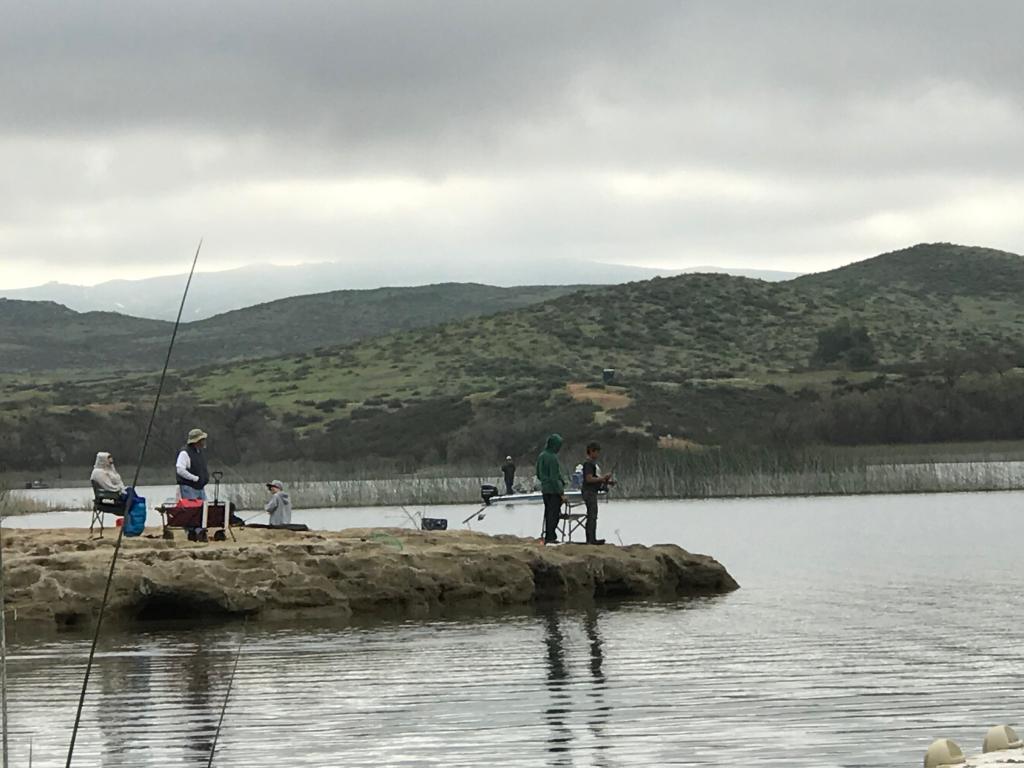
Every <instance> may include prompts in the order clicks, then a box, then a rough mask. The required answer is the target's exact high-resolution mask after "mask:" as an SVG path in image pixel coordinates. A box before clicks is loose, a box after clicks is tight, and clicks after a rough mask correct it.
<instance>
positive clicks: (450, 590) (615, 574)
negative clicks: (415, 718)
mask: <svg viewBox="0 0 1024 768" xmlns="http://www.w3.org/2000/svg"><path fill="white" fill-rule="evenodd" d="M236 535H237V536H238V541H236V542H233V541H230V540H229V541H226V542H210V543H194V542H188V541H183V540H181V539H180V538H178V539H177V540H174V541H164V540H162V539H159V538H147V537H142V538H138V539H126V540H125V541H124V543H123V546H122V550H121V555H120V558H119V560H118V564H117V569H116V571H115V574H114V579H113V582H112V584H111V591H110V599H109V602H108V605H107V614H106V617H107V619H109V620H111V621H113V622H121V623H134V622H140V621H147V620H165V619H168V620H169V619H185V620H200V619H208V618H232V617H243V616H244V617H250V618H251V619H256V620H260V619H263V620H279V619H290V618H318V619H342V620H347V619H356V618H370V617H390V618H406V617H408V618H418V617H431V616H443V615H446V614H454V613H458V612H468V611H472V612H493V611H500V610H506V609H514V608H517V607H528V606H531V605H534V604H541V603H559V602H563V603H567V602H575V601H592V600H602V599H618V600H622V599H627V600H628V599H679V598H685V597H696V596H710V595H718V594H723V593H726V592H730V591H732V590H735V589H737V588H738V586H739V585H738V584H737V583H736V582H735V580H733V578H732V577H731V576H730V575H729V573H728V572H727V571H726V569H725V568H724V566H722V565H721V564H720V563H718V562H717V561H716V560H714V559H713V558H711V557H708V556H706V555H694V554H690V553H689V552H686V551H685V550H683V549H681V548H680V547H677V546H675V545H670V544H663V545H657V546H652V547H645V546H641V545H632V546H627V547H619V546H612V545H605V546H602V547H588V546H584V545H581V544H566V545H561V546H557V547H544V546H540V545H539V544H538V542H536V541H535V540H533V539H522V538H518V537H515V536H488V535H486V534H482V533H475V532H470V531H445V532H437V533H433V532H421V531H413V530H409V529H351V530H346V531H339V532H323V531H311V532H308V533H291V532H285V531H271V530H255V529H248V530H245V529H243V530H238V531H236ZM114 540H115V539H114V537H113V536H108V537H107V538H106V539H100V540H91V539H89V538H87V535H86V534H85V532H84V531H82V530H70V529H63V530H34V529H6V530H5V531H4V553H3V557H4V575H5V578H6V588H7V599H6V606H5V608H6V611H7V619H8V621H14V622H17V623H22V622H41V623H44V624H48V625H51V626H57V627H79V626H87V625H89V624H91V623H92V621H93V619H94V618H95V616H96V613H97V611H98V609H99V605H100V602H101V601H102V597H103V589H104V585H105V582H106V577H107V572H108V569H109V565H110V557H111V554H112V552H113V546H114Z"/></svg>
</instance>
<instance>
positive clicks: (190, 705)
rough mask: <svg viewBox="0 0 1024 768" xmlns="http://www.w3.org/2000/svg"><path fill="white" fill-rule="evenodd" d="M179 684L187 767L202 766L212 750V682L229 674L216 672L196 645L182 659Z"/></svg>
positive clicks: (208, 655) (205, 652)
mask: <svg viewBox="0 0 1024 768" xmlns="http://www.w3.org/2000/svg"><path fill="white" fill-rule="evenodd" d="M183 662H184V664H183V665H182V670H181V672H182V680H183V683H184V694H185V695H184V701H185V711H186V713H187V719H186V721H185V722H183V723H181V724H180V725H179V731H180V733H181V737H182V739H183V741H184V746H185V749H186V750H187V751H188V753H189V754H188V756H186V760H187V763H188V764H189V765H206V764H207V762H208V759H209V756H210V750H211V749H213V734H214V731H215V730H216V725H215V724H216V713H217V711H218V706H219V704H218V703H215V698H214V695H213V690H214V689H215V688H217V687H219V686H217V684H216V683H215V682H214V680H215V670H216V674H217V675H221V674H222V675H224V676H225V681H226V676H227V675H228V674H229V670H223V669H217V668H215V666H214V663H213V658H212V654H211V653H210V651H208V650H204V649H203V648H202V647H201V646H199V645H196V646H195V647H194V648H193V650H192V653H190V654H189V655H188V656H187V657H185V658H184V659H183Z"/></svg>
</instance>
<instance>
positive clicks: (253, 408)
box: [0, 244, 1024, 471]
mask: <svg viewBox="0 0 1024 768" xmlns="http://www.w3.org/2000/svg"><path fill="white" fill-rule="evenodd" d="M933 278H934V279H933ZM961 281H962V283H961ZM958 284H960V287H959V288H957V285H958ZM1016 285H1024V260H1022V259H1021V257H1019V256H1015V255H1013V254H1007V253H1002V252H998V251H991V250H988V249H972V248H965V247H962V246H954V245H948V244H933V245H921V246H915V247H913V248H910V249H907V250H905V251H899V252H895V253H892V254H886V255H884V256H880V257H877V258H875V259H871V260H869V261H867V262H862V263H860V264H855V265H852V266H850V267H844V268H842V269H838V270H834V271H832V272H828V273H823V274H820V275H810V276H807V277H802V278H799V279H797V280H793V281H789V282H785V283H764V282H761V281H756V280H750V279H744V278H738V277H729V276H725V275H685V276H679V277H672V278H662V279H655V280H650V281H646V282H641V283H631V284H627V285H622V286H614V287H607V288H587V289H582V290H579V291H576V292H574V293H571V294H568V295H564V296H560V297H557V298H552V299H550V300H547V301H544V302H542V303H540V304H537V305H535V306H531V307H529V308H526V309H513V310H509V311H506V312H502V313H500V314H496V315H491V316H487V317H475V318H469V319H463V320H458V321H451V322H444V323H442V324H440V325H437V326H435V327H431V328H416V329H409V330H405V331H402V332H399V333H391V334H388V335H384V336H379V337H376V338H372V339H367V340H364V341H361V342H358V343H354V344H349V345H344V346H324V347H321V348H318V349H313V350H309V351H303V352H297V353H294V354H287V355H282V356H279V357H275V358H272V359H264V360H252V361H245V362H239V363H236V364H232V365H208V366H205V367H201V368H197V369H192V370H189V371H179V372H177V373H176V375H175V376H174V378H173V380H172V382H171V387H170V393H169V395H168V397H169V400H168V404H167V408H166V409H165V410H164V411H163V414H162V416H161V419H160V425H159V427H158V430H159V434H158V436H157V441H158V443H159V444H160V445H162V446H166V448H161V450H166V451H167V452H170V451H172V450H173V449H174V448H176V447H177V443H178V441H180V435H182V434H183V433H184V432H185V431H186V430H187V429H188V428H189V427H191V426H193V425H194V424H196V423H199V424H202V425H203V427H204V428H205V429H206V430H207V431H209V432H210V433H211V435H214V438H213V441H212V445H213V446H216V452H217V455H218V457H219V458H220V460H222V461H224V462H227V463H229V464H237V463H252V462H258V461H275V462H281V461H305V462H313V461H341V462H345V463H346V465H347V466H350V467H354V466H361V467H366V466H381V467H389V468H392V469H397V470H403V471H406V470H412V469H416V468H421V467H425V466H434V465H442V464H443V465H449V466H450V465H453V464H463V465H466V464H475V465H477V466H479V465H481V464H486V465H490V464H491V463H493V462H495V461H497V460H498V459H499V458H500V457H501V456H504V455H505V453H513V454H514V455H515V456H517V457H519V458H521V459H523V460H526V461H529V460H530V459H529V457H530V456H531V455H532V454H533V452H534V451H535V449H536V446H537V445H538V443H539V442H540V441H541V440H542V439H543V437H544V436H545V435H546V434H547V433H548V432H549V431H561V432H562V433H563V434H564V435H565V436H566V437H567V439H568V442H569V444H570V446H571V447H570V450H575V449H577V448H578V447H579V446H580V444H581V443H582V442H583V441H585V440H586V439H590V438H597V439H600V440H602V441H603V442H605V443H606V444H607V445H608V446H609V448H610V449H611V452H613V453H614V452H617V453H618V454H619V455H622V454H623V453H626V452H628V453H632V454H636V453H638V452H644V451H655V450H660V451H662V452H664V451H671V450H678V449H688V450H696V451H706V450H709V449H712V448H716V447H717V448H723V449H728V450H730V451H733V452H736V451H755V452H756V451H759V450H763V449H769V450H771V451H774V452H776V453H778V452H794V451H806V450H815V449H816V448H815V447H816V446H822V445H859V444H873V443H881V442H885V443H902V442H921V441H939V440H967V439H970V440H984V439H1010V438H1021V437H1024V376H1022V375H1021V371H1020V366H1022V365H1024V351H1022V347H1021V344H1020V342H1019V339H1021V338H1022V332H1024V293H1022V292H1021V291H1019V290H1014V289H1013V288H1012V286H1016ZM1007 286H1009V287H1010V288H1009V289H1004V288H1006V287H1007ZM240 332H241V331H240ZM179 359H180V358H179ZM609 368H610V369H614V370H615V374H614V379H613V381H612V383H611V384H605V383H603V381H602V371H603V370H604V369H609ZM152 389H153V382H152V378H151V376H149V375H142V374H139V375H136V376H128V377H120V378H118V379H116V380H112V379H101V378H97V379H93V380H77V381H62V382H56V381H55V382H51V383H45V382H43V383H41V382H40V381H38V380H32V381H28V380H24V379H23V380H20V381H18V380H13V379H12V380H9V381H8V383H7V386H6V389H5V391H4V393H3V397H4V398H5V400H6V402H7V404H8V408H9V411H8V412H7V413H6V414H4V412H3V411H0V428H3V429H4V430H5V432H6V433H7V434H8V435H10V436H11V437H10V439H9V441H10V445H9V446H8V447H6V448H3V449H0V451H2V453H0V460H2V461H6V462H7V463H8V464H10V465H12V466H13V463H14V462H15V461H20V462H23V465H24V466H38V465H40V462H42V463H44V464H45V463H46V454H47V450H48V449H47V448H46V445H48V444H57V443H59V444H60V445H61V446H62V450H64V449H65V448H64V446H74V447H73V450H74V452H75V453H74V455H75V461H76V462H82V461H84V460H85V459H87V458H88V453H89V452H90V451H93V450H98V448H97V447H96V446H97V445H103V446H105V447H108V448H109V449H111V450H114V451H121V450H122V446H124V447H126V448H127V447H128V446H131V445H133V444H134V441H136V440H137V439H138V438H137V435H138V434H139V432H140V430H141V423H142V422H143V419H144V415H145V403H146V402H147V398H148V397H150V396H151V394H150V393H151V392H152ZM40 435H45V436H47V437H46V438H45V439H42V440H40V439H38V436H40ZM12 446H20V448H19V447H12ZM115 446H116V447H115ZM122 452H123V451H122ZM29 455H31V456H32V458H29Z"/></svg>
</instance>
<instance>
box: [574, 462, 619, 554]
mask: <svg viewBox="0 0 1024 768" xmlns="http://www.w3.org/2000/svg"><path fill="white" fill-rule="evenodd" d="M600 455H601V445H600V444H599V443H595V442H591V443H588V444H587V458H586V460H585V461H584V462H583V482H582V483H581V484H580V492H581V494H582V496H583V503H584V504H586V506H587V527H586V529H587V544H604V539H599V538H597V494H598V491H600V490H601V489H602V488H607V487H608V486H609V485H615V481H614V480H612V475H611V473H610V472H609V473H608V474H607V475H601V474H599V473H600V471H601V469H600V467H598V466H597V460H598V458H599V457H600Z"/></svg>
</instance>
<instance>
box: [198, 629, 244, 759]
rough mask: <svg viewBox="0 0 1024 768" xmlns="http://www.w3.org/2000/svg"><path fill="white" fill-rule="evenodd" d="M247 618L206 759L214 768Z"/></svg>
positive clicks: (240, 654)
mask: <svg viewBox="0 0 1024 768" xmlns="http://www.w3.org/2000/svg"><path fill="white" fill-rule="evenodd" d="M245 627H246V620H243V621H242V636H241V637H240V638H239V640H238V650H236V651H235V663H234V664H233V665H231V675H230V676H229V677H228V689H227V691H225V692H224V703H223V704H222V705H221V708H220V719H218V720H217V730H216V731H214V732H213V743H212V744H211V745H210V758H209V759H208V760H207V761H206V768H213V756H214V754H215V753H216V752H217V739H219V738H220V728H221V726H222V725H224V713H225V712H227V711H228V699H230V698H231V688H232V686H233V685H234V684H235V672H237V671H238V660H239V658H241V656H242V646H243V645H245Z"/></svg>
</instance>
